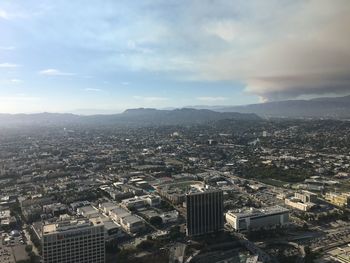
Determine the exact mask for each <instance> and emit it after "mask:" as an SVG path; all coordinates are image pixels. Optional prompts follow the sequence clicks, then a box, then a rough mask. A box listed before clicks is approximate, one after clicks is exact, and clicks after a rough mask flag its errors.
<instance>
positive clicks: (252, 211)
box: [227, 205, 289, 217]
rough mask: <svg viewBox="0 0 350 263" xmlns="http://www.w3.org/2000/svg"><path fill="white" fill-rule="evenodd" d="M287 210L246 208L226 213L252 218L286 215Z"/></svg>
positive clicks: (279, 207) (272, 207)
mask: <svg viewBox="0 0 350 263" xmlns="http://www.w3.org/2000/svg"><path fill="white" fill-rule="evenodd" d="M287 212H289V210H288V209H287V208H284V207H281V206H278V205H276V206H269V207H264V208H260V209H257V208H248V209H239V210H230V211H228V212H227V213H228V214H230V215H234V216H236V217H252V216H262V215H273V214H279V213H287Z"/></svg>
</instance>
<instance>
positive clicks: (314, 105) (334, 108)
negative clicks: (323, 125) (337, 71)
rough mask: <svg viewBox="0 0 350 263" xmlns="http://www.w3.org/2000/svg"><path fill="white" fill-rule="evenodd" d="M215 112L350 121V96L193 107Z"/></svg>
mask: <svg viewBox="0 0 350 263" xmlns="http://www.w3.org/2000/svg"><path fill="white" fill-rule="evenodd" d="M193 108H196V109H210V110H213V111H217V112H239V113H255V114H257V115H259V116H261V117H276V118H325V119H350V96H345V97H335V98H334V97H333V98H316V99H310V100H286V101H276V102H266V103H258V104H250V105H244V106H194V107H193Z"/></svg>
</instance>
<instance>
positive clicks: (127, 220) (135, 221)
mask: <svg viewBox="0 0 350 263" xmlns="http://www.w3.org/2000/svg"><path fill="white" fill-rule="evenodd" d="M120 225H121V226H122V227H123V229H124V230H125V231H126V232H128V233H131V234H134V233H137V232H139V231H140V230H141V229H143V228H144V227H145V223H144V221H143V220H142V219H141V218H139V217H137V216H135V215H129V216H126V217H124V218H123V219H122V220H121V222H120Z"/></svg>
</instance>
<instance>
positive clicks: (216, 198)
mask: <svg viewBox="0 0 350 263" xmlns="http://www.w3.org/2000/svg"><path fill="white" fill-rule="evenodd" d="M186 207H187V235H188V236H198V235H203V234H208V233H214V232H218V231H221V230H223V228H224V211H223V209H224V204H223V193H222V191H221V190H204V191H198V192H191V193H188V194H187V195H186Z"/></svg>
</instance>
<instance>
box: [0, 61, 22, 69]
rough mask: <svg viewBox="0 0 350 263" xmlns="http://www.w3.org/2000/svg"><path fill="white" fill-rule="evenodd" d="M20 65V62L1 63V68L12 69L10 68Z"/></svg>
mask: <svg viewBox="0 0 350 263" xmlns="http://www.w3.org/2000/svg"><path fill="white" fill-rule="evenodd" d="M18 67H19V65H18V64H14V63H7V62H6V63H0V68H7V69H10V68H18Z"/></svg>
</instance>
